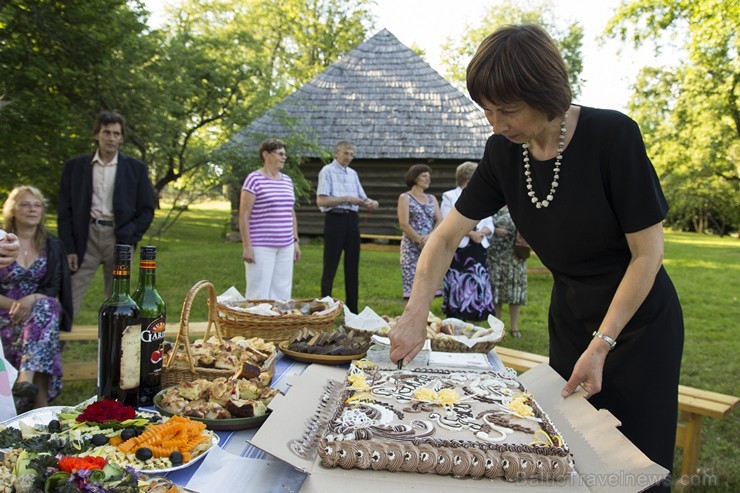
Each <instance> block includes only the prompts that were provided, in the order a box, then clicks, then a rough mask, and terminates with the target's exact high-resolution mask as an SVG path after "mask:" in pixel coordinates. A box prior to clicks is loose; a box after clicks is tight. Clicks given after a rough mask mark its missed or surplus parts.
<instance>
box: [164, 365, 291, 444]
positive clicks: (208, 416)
mask: <svg viewBox="0 0 740 493" xmlns="http://www.w3.org/2000/svg"><path fill="white" fill-rule="evenodd" d="M278 393H280V391H279V390H277V389H273V388H271V387H265V386H262V385H260V383H259V381H257V380H255V379H251V380H248V379H243V378H229V379H225V378H217V379H215V380H213V381H210V380H204V379H199V380H193V381H192V382H190V381H186V382H180V383H179V384H177V385H175V386H173V387H169V388H167V389H164V390H162V391H160V392H159V393H158V394H157V395H156V396H154V407H155V408H156V409H157V410H158V411H159V412H160V413H162V414H164V415H167V416H187V417H189V418H190V419H192V420H195V421H199V422H202V423H204V424H205V425H206V427H207V428H208V429H210V430H217V431H227V430H244V429H247V428H256V427H257V426H259V425H260V424H262V423H263V422H264V421H265V420H266V419H267V418H268V416H269V415H270V411H269V410H268V409H267V406H268V405H269V404H270V402H271V401H272V399H273V397H275V396H276V395H277V394H278Z"/></svg>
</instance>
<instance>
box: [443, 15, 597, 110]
mask: <svg viewBox="0 0 740 493" xmlns="http://www.w3.org/2000/svg"><path fill="white" fill-rule="evenodd" d="M507 24H538V25H540V26H542V27H543V28H544V29H545V30H546V31H547V32H548V33H549V34H550V36H552V38H553V39H554V40H555V42H556V43H557V45H558V48H559V49H560V53H561V54H562V55H563V59H564V60H565V65H566V67H568V75H569V77H570V84H571V88H572V90H573V94H574V96H577V95H578V94H580V92H581V86H582V85H583V80H582V79H581V72H583V56H582V54H581V47H582V46H583V28H582V27H581V26H580V24H578V23H577V22H573V23H567V25H566V27H565V28H564V29H563V28H561V27H560V26H562V25H563V24H566V23H565V21H563V20H562V19H559V18H558V16H557V8H556V7H554V6H553V4H552V3H551V2H550V1H549V0H543V1H541V2H531V1H530V2H514V1H513V0H506V1H504V2H501V3H496V4H495V5H493V6H491V7H490V9H489V10H488V12H486V13H485V14H484V15H483V16H481V18H480V21H479V22H478V23H477V25H468V26H466V28H465V29H464V30H463V32H464V33H463V34H462V35H461V36H460V37H459V38H456V39H448V40H447V41H446V42H445V43H444V44H443V45H442V53H443V55H442V65H443V66H444V68H445V77H446V78H447V80H448V81H450V82H451V83H452V84H453V85H454V86H456V87H457V88H458V89H460V90H462V91H464V90H465V89H466V87H465V71H466V70H467V67H468V62H470V59H471V58H472V57H473V55H474V54H475V50H477V49H478V45H480V43H481V42H482V41H483V39H485V37H486V36H488V35H489V34H491V33H492V32H493V31H495V30H496V29H497V28H499V27H501V26H504V25H507Z"/></svg>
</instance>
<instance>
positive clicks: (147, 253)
mask: <svg viewBox="0 0 740 493" xmlns="http://www.w3.org/2000/svg"><path fill="white" fill-rule="evenodd" d="M156 259H157V249H156V247H153V246H144V247H141V250H140V251H139V283H138V285H137V287H136V291H135V292H134V294H133V296H132V297H133V299H134V301H135V302H136V304H137V305H139V309H140V310H141V385H140V386H139V405H140V406H151V405H152V404H153V403H154V396H155V395H157V392H159V390H160V388H161V379H162V343H163V342H164V336H165V328H166V327H165V323H166V317H167V308H166V305H165V303H164V300H163V299H162V297H161V296H160V295H159V292H157V286H156V282H155V278H154V276H155V271H156V267H157V266H156V263H157V262H156Z"/></svg>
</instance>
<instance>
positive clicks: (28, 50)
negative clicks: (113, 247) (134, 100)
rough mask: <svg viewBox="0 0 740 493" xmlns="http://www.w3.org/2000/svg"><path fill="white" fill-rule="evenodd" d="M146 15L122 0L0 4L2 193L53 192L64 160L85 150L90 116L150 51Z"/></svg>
mask: <svg viewBox="0 0 740 493" xmlns="http://www.w3.org/2000/svg"><path fill="white" fill-rule="evenodd" d="M144 15H145V12H144V10H143V8H142V7H141V5H140V4H139V2H129V3H127V2H126V1H125V0H76V1H55V0H7V1H4V2H2V3H0V73H2V74H3V75H2V77H1V78H0V94H3V95H4V98H5V99H6V101H7V103H8V104H7V105H6V106H5V107H4V108H3V112H2V115H0V135H2V139H0V167H1V168H2V170H3V173H2V174H0V193H2V192H7V191H8V190H9V189H10V188H12V187H13V186H15V185H16V184H19V183H32V184H35V185H37V186H39V187H40V188H41V189H42V190H44V191H45V192H47V193H48V195H50V196H51V198H52V199H53V198H54V196H55V195H56V191H57V187H58V182H59V176H60V174H61V164H62V162H63V161H64V160H65V159H67V158H70V157H72V156H74V155H77V154H81V153H84V152H90V150H91V149H92V148H93V146H94V142H93V140H92V135H91V127H92V122H93V121H94V118H95V115H96V114H97V112H98V111H99V110H101V109H103V108H105V109H119V108H120V107H119V106H118V104H119V96H120V95H121V94H125V93H126V92H128V90H129V88H130V85H129V84H131V83H132V80H131V73H130V72H129V67H130V66H131V64H132V63H133V64H138V63H140V60H138V59H137V58H138V57H139V54H146V53H147V52H148V51H149V50H148V49H147V47H146V46H145V45H146V38H145V37H144V36H143V33H144V32H145V30H146V25H145V23H144ZM52 202H53V200H52Z"/></svg>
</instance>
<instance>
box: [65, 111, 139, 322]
mask: <svg viewBox="0 0 740 493" xmlns="http://www.w3.org/2000/svg"><path fill="white" fill-rule="evenodd" d="M125 126H126V121H125V119H124V118H123V116H122V115H120V114H118V113H115V112H108V111H106V112H103V113H101V114H100V115H98V118H97V120H96V122H95V126H94V127H93V137H94V139H95V140H96V141H97V143H98V148H97V151H96V152H95V154H86V155H83V156H78V157H75V158H72V159H70V160H69V161H67V162H66V163H64V170H63V171H62V182H61V186H60V187H59V202H58V224H57V228H58V232H59V238H60V239H61V240H62V242H64V247H65V248H66V250H67V260H68V262H69V268H70V271H72V274H73V275H72V298H73V305H74V314H75V316H76V315H77V313H78V312H79V310H80V305H81V304H82V298H83V297H84V295H85V291H87V288H88V286H89V285H90V281H91V280H92V278H93V277H94V276H95V272H96V271H97V270H98V267H99V266H100V265H101V264H103V268H104V275H105V298H101V299H100V302H101V303H102V302H103V301H104V300H105V299H106V298H108V297H109V296H110V295H111V293H112V291H113V267H114V258H113V253H114V245H115V244H116V243H123V244H127V245H136V243H137V242H138V241H139V240H141V238H142V237H143V236H144V233H146V230H147V229H148V228H149V225H150V224H151V223H152V219H153V218H154V191H153V188H152V183H151V181H150V180H149V175H148V172H147V167H146V165H145V164H144V163H143V162H141V161H139V160H138V159H134V158H132V157H130V156H127V155H126V154H124V153H122V152H120V151H119V150H118V148H119V146H120V145H121V144H122V143H123V138H124V131H125Z"/></svg>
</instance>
